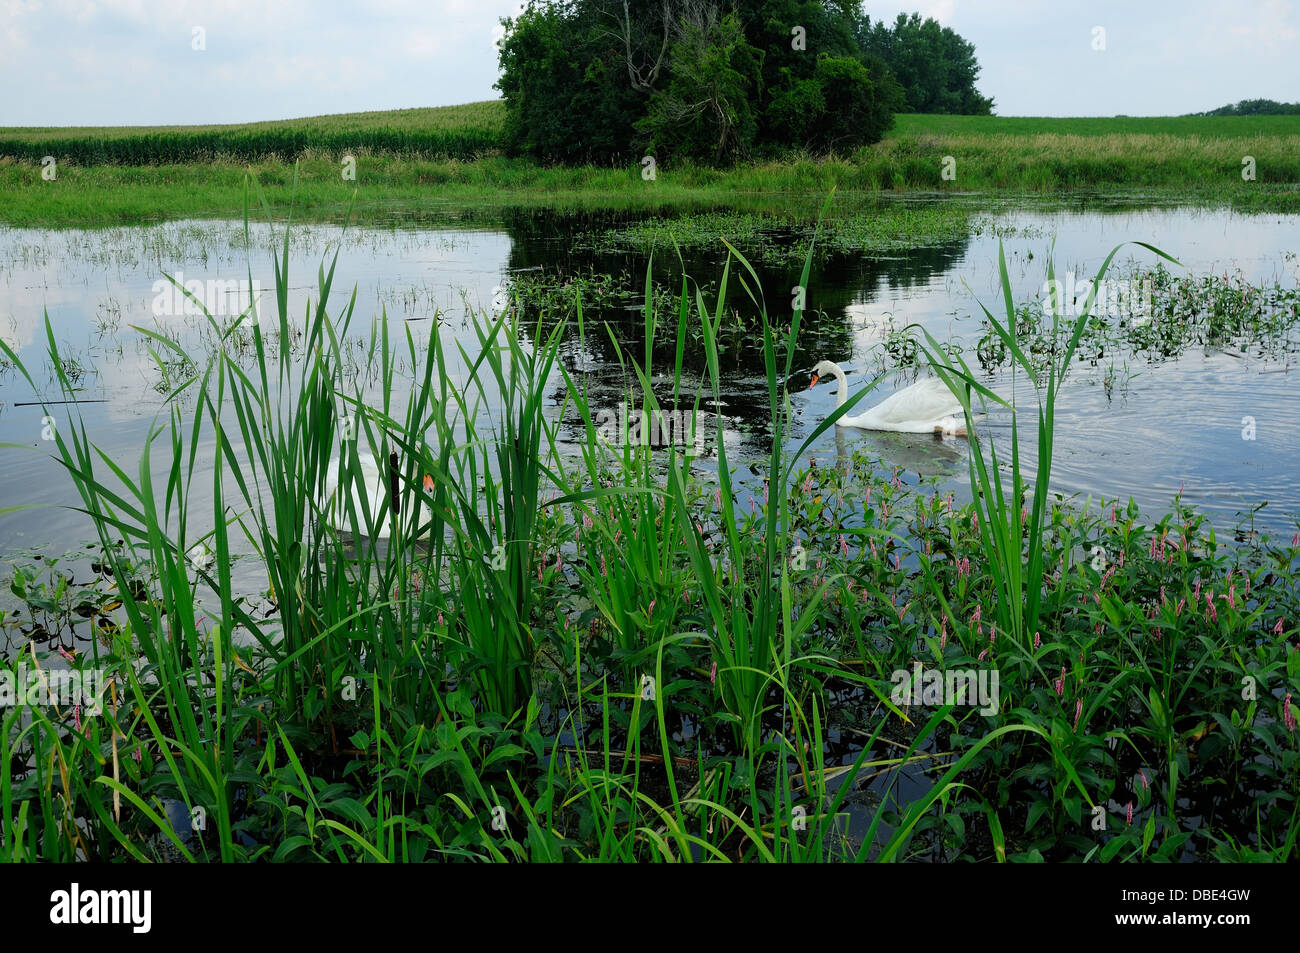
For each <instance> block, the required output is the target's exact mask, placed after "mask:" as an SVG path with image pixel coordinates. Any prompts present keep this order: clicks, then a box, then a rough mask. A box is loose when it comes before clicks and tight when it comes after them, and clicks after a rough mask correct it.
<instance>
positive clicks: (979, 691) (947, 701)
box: [889, 662, 998, 715]
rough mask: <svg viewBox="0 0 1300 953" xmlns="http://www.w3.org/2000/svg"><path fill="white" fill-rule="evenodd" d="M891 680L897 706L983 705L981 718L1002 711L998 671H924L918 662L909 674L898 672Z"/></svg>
mask: <svg viewBox="0 0 1300 953" xmlns="http://www.w3.org/2000/svg"><path fill="white" fill-rule="evenodd" d="M889 680H890V681H891V682H893V683H894V690H893V691H891V692H890V693H889V698H890V700H891V701H892V702H893V703H894V704H895V705H934V706H939V705H979V706H981V707H980V709H979V713H980V714H981V715H992V714H995V713H996V712H997V710H998V670H997V669H971V668H964V669H963V668H950V669H948V670H946V671H941V670H939V669H937V668H923V667H922V665H921V663H920V662H916V663H914V664H913V666H912V671H911V672H909V671H908V670H907V669H905V668H897V669H894V672H893V674H892V675H890V676H889Z"/></svg>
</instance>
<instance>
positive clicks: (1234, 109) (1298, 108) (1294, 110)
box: [1192, 99, 1300, 116]
mask: <svg viewBox="0 0 1300 953" xmlns="http://www.w3.org/2000/svg"><path fill="white" fill-rule="evenodd" d="M1192 115H1193V116H1300V103H1279V102H1277V101H1276V100H1272V99H1243V100H1242V101H1241V102H1239V103H1236V104H1235V105H1232V104H1230V105H1227V106H1220V107H1219V108H1218V109H1211V110H1210V111H1209V112H1204V113H1192Z"/></svg>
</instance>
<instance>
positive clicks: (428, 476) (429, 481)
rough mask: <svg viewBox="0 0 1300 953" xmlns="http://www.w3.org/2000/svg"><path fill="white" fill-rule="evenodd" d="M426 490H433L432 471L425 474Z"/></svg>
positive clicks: (427, 491)
mask: <svg viewBox="0 0 1300 953" xmlns="http://www.w3.org/2000/svg"><path fill="white" fill-rule="evenodd" d="M424 492H425V493H432V492H433V474H431V473H426V474H425V475H424Z"/></svg>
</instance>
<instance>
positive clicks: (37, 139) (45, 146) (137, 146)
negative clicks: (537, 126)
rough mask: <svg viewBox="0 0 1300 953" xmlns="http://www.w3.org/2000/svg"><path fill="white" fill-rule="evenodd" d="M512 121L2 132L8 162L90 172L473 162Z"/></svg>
mask: <svg viewBox="0 0 1300 953" xmlns="http://www.w3.org/2000/svg"><path fill="white" fill-rule="evenodd" d="M504 121H505V105H504V103H502V102H500V101H490V102H482V103H467V104H465V105H463V106H439V107H434V108H429V109H394V110H387V111H382V112H364V113H343V114H339V115H335V116H312V117H309V118H306V119H284V120H280V121H277V122H254V123H246V124H239V125H228V126H68V127H62V128H60V127H43V128H13V127H9V128H0V156H8V157H11V158H15V159H26V160H29V161H32V162H40V161H41V159H42V158H43V157H44V156H47V155H52V156H54V157H55V158H56V159H58V160H60V162H74V163H79V164H82V165H92V164H98V163H106V162H107V163H120V164H125V165H140V164H155V163H164V164H166V163H185V162H204V161H208V160H212V159H217V158H226V159H237V160H243V161H253V160H259V159H267V158H270V157H273V156H274V157H276V158H280V159H293V158H296V157H298V156H299V155H301V154H302V153H304V152H306V151H308V150H314V151H319V152H327V153H338V154H340V155H341V154H343V153H344V152H354V153H356V154H359V155H368V154H371V153H383V154H385V155H400V156H426V157H427V156H439V157H454V158H461V159H465V158H473V157H475V156H477V155H480V154H482V153H484V152H490V151H493V150H495V149H496V148H497V144H498V143H499V142H500V139H501V129H502V124H503V123H504Z"/></svg>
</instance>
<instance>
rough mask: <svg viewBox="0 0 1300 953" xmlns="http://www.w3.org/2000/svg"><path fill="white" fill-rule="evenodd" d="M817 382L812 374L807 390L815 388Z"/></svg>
mask: <svg viewBox="0 0 1300 953" xmlns="http://www.w3.org/2000/svg"><path fill="white" fill-rule="evenodd" d="M818 380H819V378H818V377H817V375H816V374H814V375H813V379H812V383H811V384H809V385H808V389H809V390H812V389H813V388H814V387H816V386H817V381H818Z"/></svg>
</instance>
